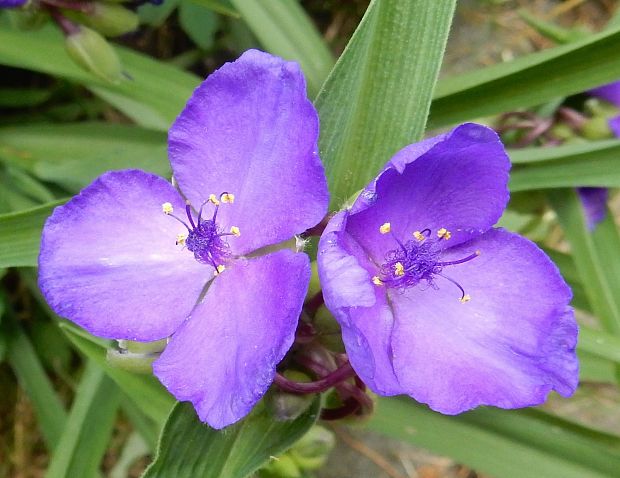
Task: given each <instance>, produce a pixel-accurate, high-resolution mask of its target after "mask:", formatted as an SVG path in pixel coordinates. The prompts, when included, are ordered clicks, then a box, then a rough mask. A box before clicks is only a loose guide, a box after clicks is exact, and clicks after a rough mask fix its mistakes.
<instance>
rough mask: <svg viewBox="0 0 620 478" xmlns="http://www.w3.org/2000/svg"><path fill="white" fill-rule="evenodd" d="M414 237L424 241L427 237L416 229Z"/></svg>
mask: <svg viewBox="0 0 620 478" xmlns="http://www.w3.org/2000/svg"><path fill="white" fill-rule="evenodd" d="M413 237H415V238H416V240H418V241H420V242H422V241H423V240H424V239H426V237H425V236H424V234H422V233H421V232H420V231H415V232H414V233H413Z"/></svg>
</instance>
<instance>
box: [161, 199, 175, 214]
mask: <svg viewBox="0 0 620 478" xmlns="http://www.w3.org/2000/svg"><path fill="white" fill-rule="evenodd" d="M161 210H162V211H163V213H164V214H168V215H170V214H172V211H174V208H173V207H172V204H171V203H169V202H165V203H163V204H162V205H161Z"/></svg>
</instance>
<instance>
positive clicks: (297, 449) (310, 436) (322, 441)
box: [288, 425, 336, 471]
mask: <svg viewBox="0 0 620 478" xmlns="http://www.w3.org/2000/svg"><path fill="white" fill-rule="evenodd" d="M335 444H336V440H335V439H334V435H333V433H332V432H330V431H329V430H327V429H326V428H324V427H322V426H320V425H315V426H313V427H312V428H311V429H310V430H309V431H308V433H306V434H305V435H304V436H303V437H302V438H301V440H299V441H298V442H297V443H295V445H293V448H292V449H291V450H290V451H289V453H288V454H289V455H290V456H291V458H293V460H294V461H295V463H297V466H298V467H299V468H301V469H302V470H304V471H305V470H317V469H319V468H321V467H322V466H323V465H324V464H325V462H326V461H327V458H328V456H329V454H330V452H331V451H332V449H333V448H334V445H335Z"/></svg>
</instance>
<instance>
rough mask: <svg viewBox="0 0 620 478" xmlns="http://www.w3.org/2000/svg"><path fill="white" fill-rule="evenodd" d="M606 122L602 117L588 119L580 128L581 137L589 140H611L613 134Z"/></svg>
mask: <svg viewBox="0 0 620 478" xmlns="http://www.w3.org/2000/svg"><path fill="white" fill-rule="evenodd" d="M607 121H608V118H606V117H604V116H595V117H593V118H590V119H589V120H588V121H586V122H585V123H584V124H583V125H582V126H581V134H582V136H583V137H584V138H587V139H590V140H597V139H609V138H613V133H612V131H611V128H610V127H609V123H608V122H607Z"/></svg>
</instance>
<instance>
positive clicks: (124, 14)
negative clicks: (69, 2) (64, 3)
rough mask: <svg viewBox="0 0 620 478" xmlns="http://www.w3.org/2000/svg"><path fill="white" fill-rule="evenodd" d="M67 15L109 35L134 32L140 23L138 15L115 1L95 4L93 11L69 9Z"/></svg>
mask: <svg viewBox="0 0 620 478" xmlns="http://www.w3.org/2000/svg"><path fill="white" fill-rule="evenodd" d="M65 15H66V16H67V17H69V18H71V19H72V20H75V21H77V22H78V23H81V24H83V25H86V26H89V27H91V28H93V29H95V30H97V31H98V32H99V33H101V34H102V35H105V36H107V37H116V36H119V35H124V34H125V33H129V32H133V31H135V30H137V29H138V25H139V18H138V15H136V14H135V13H134V12H132V11H131V10H128V9H126V8H125V7H123V6H122V5H117V4H113V3H101V2H98V3H95V4H94V5H93V11H92V12H89V13H85V12H76V11H73V12H70V11H67V12H66V13H65Z"/></svg>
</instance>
